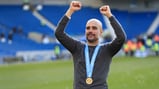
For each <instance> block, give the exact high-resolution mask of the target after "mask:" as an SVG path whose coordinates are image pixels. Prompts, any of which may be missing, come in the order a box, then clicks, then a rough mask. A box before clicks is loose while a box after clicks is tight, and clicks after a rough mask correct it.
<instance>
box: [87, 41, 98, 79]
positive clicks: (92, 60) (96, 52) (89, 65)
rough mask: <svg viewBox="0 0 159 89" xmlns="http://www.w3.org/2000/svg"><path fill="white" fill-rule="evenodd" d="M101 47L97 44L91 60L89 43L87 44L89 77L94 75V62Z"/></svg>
mask: <svg viewBox="0 0 159 89" xmlns="http://www.w3.org/2000/svg"><path fill="white" fill-rule="evenodd" d="M99 48H100V45H97V46H96V48H95V51H94V52H93V56H92V59H91V62H90V57H89V50H88V45H87V44H86V45H85V62H86V73H87V77H90V78H91V77H92V73H93V68H94V63H95V60H96V56H97V54H98V50H99Z"/></svg>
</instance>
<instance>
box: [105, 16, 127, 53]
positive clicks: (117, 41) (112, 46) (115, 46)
mask: <svg viewBox="0 0 159 89" xmlns="http://www.w3.org/2000/svg"><path fill="white" fill-rule="evenodd" d="M109 21H110V24H111V26H112V27H113V29H114V32H115V35H116V38H114V39H113V40H112V42H110V43H109V44H108V45H109V51H110V54H111V56H114V55H115V54H116V53H117V52H118V51H119V50H120V49H121V48H122V46H123V44H124V42H125V40H126V34H125V32H124V29H123V28H122V26H121V25H120V23H119V22H118V20H117V19H116V18H115V17H114V16H112V17H110V18H109Z"/></svg>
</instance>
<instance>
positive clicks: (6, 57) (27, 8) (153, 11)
mask: <svg viewBox="0 0 159 89" xmlns="http://www.w3.org/2000/svg"><path fill="white" fill-rule="evenodd" d="M79 1H81V2H82V4H83V7H82V9H81V10H80V11H78V12H76V13H75V14H74V15H73V16H72V19H71V21H70V23H69V24H68V27H67V28H66V32H67V33H68V34H69V35H71V36H73V37H75V38H77V39H79V40H83V41H84V40H85V36H84V32H85V31H84V30H85V24H86V21H87V20H88V19H90V18H97V19H99V20H101V21H102V23H103V29H104V33H103V35H102V38H101V42H107V41H111V40H112V39H113V38H114V37H115V35H114V32H113V30H112V28H111V26H110V24H109V21H108V20H107V18H105V17H104V16H102V15H101V14H100V13H99V9H98V8H99V7H100V6H102V5H104V4H109V5H110V7H111V9H112V13H113V14H114V15H115V17H116V18H117V19H118V20H119V21H120V23H121V25H122V26H123V28H124V30H125V32H126V34H127V41H126V42H125V44H124V46H123V48H122V49H121V51H120V52H119V53H118V56H136V57H147V56H151V55H153V56H157V55H158V54H159V1H158V0H120V1H119V0H79ZM70 2H71V0H0V64H5V63H14V62H30V61H47V60H57V59H70V58H71V55H70V54H69V52H68V51H67V50H66V49H65V48H64V47H63V46H62V45H61V44H60V43H59V42H58V41H57V40H56V38H55V35H54V31H55V29H56V26H57V24H58V21H59V20H60V18H61V17H62V16H63V15H64V13H65V12H66V10H67V9H68V7H69V3H70Z"/></svg>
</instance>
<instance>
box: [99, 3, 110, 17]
mask: <svg viewBox="0 0 159 89" xmlns="http://www.w3.org/2000/svg"><path fill="white" fill-rule="evenodd" d="M99 10H100V13H101V14H103V15H105V16H107V17H108V18H109V17H111V16H112V13H111V11H110V7H109V6H108V5H104V6H101V7H100V9H99Z"/></svg>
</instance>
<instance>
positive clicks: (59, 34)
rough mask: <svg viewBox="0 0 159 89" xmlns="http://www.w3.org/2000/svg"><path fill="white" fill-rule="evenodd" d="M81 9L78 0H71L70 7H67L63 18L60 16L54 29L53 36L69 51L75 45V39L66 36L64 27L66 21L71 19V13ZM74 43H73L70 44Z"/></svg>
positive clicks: (72, 49)
mask: <svg viewBox="0 0 159 89" xmlns="http://www.w3.org/2000/svg"><path fill="white" fill-rule="evenodd" d="M80 9H81V3H80V2H79V1H72V2H71V3H70V7H69V8H68V10H67V11H66V13H65V15H64V16H63V18H61V20H60V21H59V23H58V25H57V28H56V31H55V36H56V38H57V39H58V41H59V42H60V43H61V44H62V45H63V46H64V47H65V48H67V49H68V50H69V51H70V52H73V51H74V49H75V47H76V45H75V44H76V43H77V41H76V40H74V39H73V38H72V37H70V36H68V35H67V34H66V33H65V31H64V30H65V27H66V25H67V23H68V22H69V20H70V19H71V15H72V14H73V13H74V12H75V11H77V10H80ZM72 44H74V45H72Z"/></svg>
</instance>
